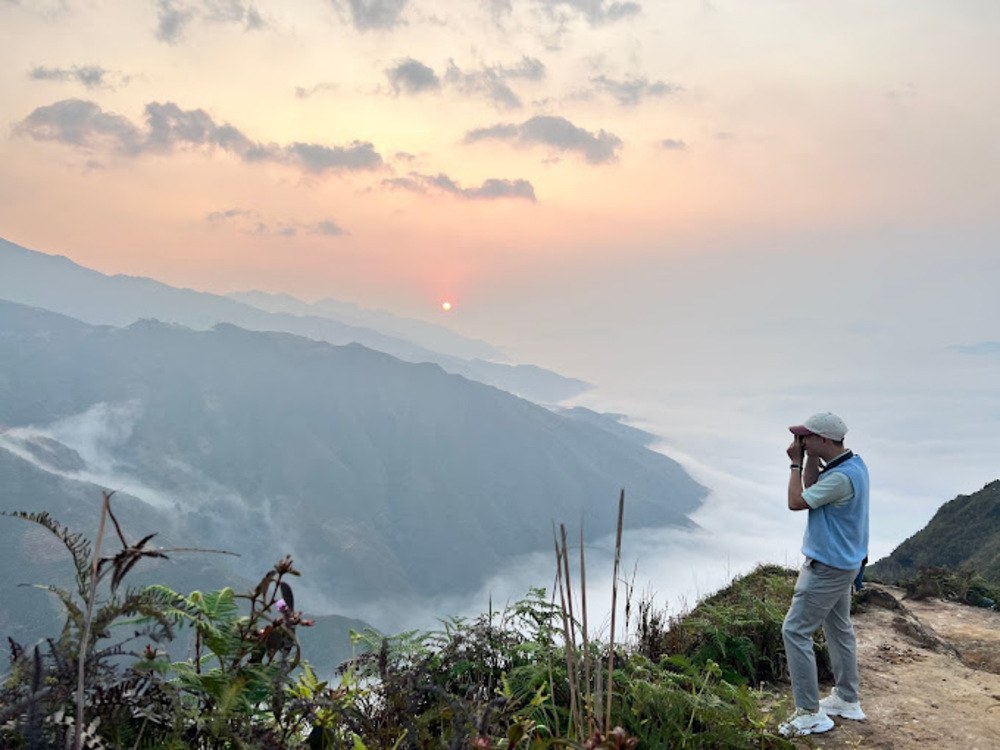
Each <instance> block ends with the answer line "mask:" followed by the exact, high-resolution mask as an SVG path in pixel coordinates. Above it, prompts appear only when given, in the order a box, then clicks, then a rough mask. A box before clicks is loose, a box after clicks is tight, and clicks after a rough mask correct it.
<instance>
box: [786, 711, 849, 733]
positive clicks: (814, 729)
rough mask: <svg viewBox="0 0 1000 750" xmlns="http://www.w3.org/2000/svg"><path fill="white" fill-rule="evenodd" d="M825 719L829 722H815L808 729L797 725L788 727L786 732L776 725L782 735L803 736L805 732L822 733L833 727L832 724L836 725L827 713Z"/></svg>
mask: <svg viewBox="0 0 1000 750" xmlns="http://www.w3.org/2000/svg"><path fill="white" fill-rule="evenodd" d="M827 721H828V722H829V724H827V723H822V724H816V725H815V726H811V727H809V728H808V729H798V728H797V727H789V731H788V732H787V733H786V732H785V731H784V730H783V728H782V727H778V732H779V733H780V734H781V736H782V737H805V736H806V735H807V734H823V732H829V731H830V730H831V729H833V728H834V726H836V725H835V724H834V723H833V720H832V719H830V718H829V714H828V715H827Z"/></svg>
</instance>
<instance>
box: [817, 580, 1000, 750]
mask: <svg viewBox="0 0 1000 750" xmlns="http://www.w3.org/2000/svg"><path fill="white" fill-rule="evenodd" d="M866 588H867V590H868V591H869V593H868V595H867V597H868V601H867V602H866V603H864V604H863V605H862V609H861V611H859V612H858V613H857V614H856V615H855V618H854V626H855V630H856V632H857V635H858V659H859V664H860V668H861V689H862V698H861V701H862V707H863V708H864V711H865V713H866V714H867V715H868V718H867V719H866V720H865V721H850V720H848V719H842V718H839V717H838V718H835V719H834V721H835V722H836V723H837V726H836V727H835V728H834V729H833V730H831V731H829V732H827V733H825V734H821V735H813V736H809V737H804V738H802V739H801V740H798V741H797V745H798V746H799V747H800V748H823V749H824V750H842V749H843V748H878V750H916V748H920V750H928V749H932V750H937V749H938V748H943V749H947V750H997V749H998V748H1000V612H995V611H991V610H985V609H978V608H975V607H967V606H964V605H961V604H956V603H954V602H947V601H941V600H939V599H924V600H920V601H915V600H910V599H904V598H903V591H902V590H901V589H895V588H892V587H888V586H877V585H874V584H869V585H868V586H867V587H866ZM826 692H827V690H826V688H824V689H823V691H822V693H823V694H824V695H825V694H826Z"/></svg>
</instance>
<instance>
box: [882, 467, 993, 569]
mask: <svg viewBox="0 0 1000 750" xmlns="http://www.w3.org/2000/svg"><path fill="white" fill-rule="evenodd" d="M963 567H966V568H971V569H972V570H974V571H976V572H977V573H979V574H980V575H981V576H983V577H984V578H985V579H986V580H988V581H990V582H992V583H994V584H997V585H1000V480H995V481H993V482H990V483H989V484H987V485H986V486H984V487H983V488H982V489H981V490H979V491H978V492H974V493H972V494H971V495H959V496H958V497H956V498H955V499H954V500H949V501H948V502H947V503H945V504H944V505H942V506H941V507H940V508H939V509H938V512H937V513H935V514H934V517H933V518H932V519H931V520H930V522H929V523H928V524H927V525H926V526H925V527H924V528H923V529H921V530H920V531H918V532H917V533H916V534H914V535H913V536H911V537H910V538H909V539H907V540H906V541H904V542H903V543H902V544H900V545H899V546H898V547H896V549H894V550H893V551H892V553H891V554H890V555H889V556H888V557H884V558H882V559H881V560H879V561H878V562H876V563H874V564H873V565H872V566H871V567H870V569H869V572H870V573H871V575H872V576H874V577H877V578H878V579H880V580H884V581H887V582H890V583H895V582H898V581H900V580H903V579H906V578H909V577H912V576H913V575H914V574H916V573H917V572H918V571H920V570H921V569H923V568H963Z"/></svg>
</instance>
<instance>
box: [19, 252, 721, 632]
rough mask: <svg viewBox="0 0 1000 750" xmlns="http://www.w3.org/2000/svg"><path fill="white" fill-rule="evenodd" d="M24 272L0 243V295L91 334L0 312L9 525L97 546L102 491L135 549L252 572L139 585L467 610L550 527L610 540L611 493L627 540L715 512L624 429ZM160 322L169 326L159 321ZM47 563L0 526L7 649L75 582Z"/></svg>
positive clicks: (152, 574) (190, 569) (202, 313)
mask: <svg viewBox="0 0 1000 750" xmlns="http://www.w3.org/2000/svg"><path fill="white" fill-rule="evenodd" d="M11 254H13V256H14V257H15V261H14V262H13V263H12V262H10V257H11ZM36 255H40V254H37V253H33V251H29V250H24V249H23V248H19V247H17V246H11V245H10V243H6V244H0V289H3V290H4V293H15V292H16V294H13V296H19V297H20V298H21V299H23V298H25V297H30V298H32V299H35V301H36V302H40V301H44V302H46V303H47V304H51V305H53V306H56V307H61V308H62V309H63V310H65V309H75V310H77V311H78V312H81V314H83V313H86V314H87V315H88V316H89V317H94V318H99V319H101V320H102V321H104V322H101V323H99V324H95V323H94V322H92V321H85V320H82V319H78V318H76V317H72V316H69V315H65V314H62V313H61V312H53V311H52V310H48V309H43V308H42V307H40V306H38V305H35V306H29V305H26V304H21V303H19V302H11V301H3V300H0V510H2V511H7V512H10V511H15V510H25V511H48V512H50V513H51V514H52V515H53V516H54V517H56V518H57V519H58V520H60V521H61V522H63V523H65V524H66V525H67V526H68V527H70V528H71V529H73V530H74V531H82V532H83V533H85V534H87V535H89V536H91V537H92V536H93V534H94V532H95V531H96V523H97V518H98V510H99V508H100V502H101V493H102V492H103V491H105V490H113V491H114V492H115V495H114V497H113V504H114V507H115V509H116V514H117V516H118V518H119V520H120V521H121V524H122V528H123V532H124V533H125V535H126V536H127V537H128V538H130V539H133V540H134V539H137V538H139V537H141V536H144V535H145V534H147V533H152V532H157V534H158V535H157V537H156V543H157V544H160V545H162V546H164V547H198V548H213V549H219V548H221V549H225V550H230V551H233V552H237V553H239V554H240V555H241V557H239V558H233V557H231V556H223V555H215V554H202V553H179V554H172V555H171V557H170V560H169V561H166V562H161V563H157V564H155V565H153V566H150V567H149V568H148V570H144V571H140V572H139V573H138V577H137V578H136V581H138V582H143V581H148V582H152V581H158V582H161V583H165V584H166V585H170V586H173V587H174V588H176V589H177V590H180V591H189V590H194V589H202V590H205V589H214V588H219V587H221V586H224V585H231V586H233V587H234V588H236V589H237V590H245V589H246V587H247V586H248V585H250V584H251V583H252V582H255V581H256V580H257V578H259V576H260V575H262V574H263V573H264V572H265V571H266V570H267V569H268V568H269V567H270V566H271V565H272V564H273V563H274V562H275V561H276V560H277V559H279V558H280V557H281V556H283V555H285V554H291V555H292V557H293V558H294V559H295V561H296V565H297V566H298V567H299V568H300V569H301V570H302V571H303V579H302V581H301V583H300V584H298V587H299V588H301V591H300V592H299V595H298V597H297V601H298V602H299V603H300V606H303V607H304V608H305V609H306V610H307V611H308V613H309V614H310V615H329V616H330V617H332V618H336V617H338V616H341V615H343V616H351V615H352V614H353V613H355V610H356V609H357V608H358V606H359V605H360V604H364V603H365V602H369V603H370V602H376V601H377V602H385V601H393V600H394V598H395V597H398V598H399V600H400V601H403V600H408V601H413V600H419V599H421V598H427V597H436V596H440V595H444V596H450V595H461V594H467V593H471V592H473V591H475V590H477V589H478V588H479V587H480V586H482V585H483V584H484V583H485V581H487V580H488V579H489V578H490V577H491V576H494V575H497V574H498V573H501V572H502V571H503V570H504V566H505V565H507V564H508V563H510V562H511V561H513V560H515V559H516V558H518V556H520V555H524V554H530V553H534V552H538V551H542V552H545V553H546V554H547V553H548V551H550V550H551V548H552V534H553V526H554V524H557V523H559V522H564V521H565V522H566V523H567V524H568V525H570V526H572V527H574V528H578V527H579V526H580V524H582V528H583V530H584V533H585V535H586V538H587V540H594V539H596V538H598V537H601V536H604V535H606V534H608V533H609V532H610V531H612V530H613V528H614V518H615V513H616V507H617V498H618V494H619V492H620V490H621V489H622V488H624V489H625V492H626V512H625V524H626V527H627V528H639V527H664V526H691V525H692V524H691V522H690V520H689V518H688V516H689V514H690V513H691V512H692V511H693V510H694V509H695V508H696V507H698V505H699V504H700V503H701V502H702V500H703V498H704V497H705V495H706V490H705V488H704V487H702V486H700V485H699V484H698V483H697V482H695V481H694V480H692V479H691V478H690V477H689V476H688V475H687V474H686V473H685V472H684V470H683V469H682V468H681V467H680V466H679V465H678V464H677V463H676V462H674V461H673V460H671V459H669V458H668V457H666V456H664V455H663V454H661V453H658V452H655V451H652V450H650V449H649V448H648V447H647V446H648V445H649V444H650V443H651V442H652V440H653V436H652V435H649V434H647V433H644V432H642V431H641V430H637V429H635V428H632V427H629V426H627V425H625V424H622V422H621V420H620V418H619V417H617V416H613V415H603V414H599V413H596V412H593V411H590V410H587V409H582V408H573V409H564V408H559V407H556V406H551V405H549V406H542V405H539V404H538V403H535V402H533V401H530V400H527V399H526V398H523V397H522V396H520V395H516V394H515V393H513V392H510V391H508V390H504V389H501V388H499V387H496V386H493V385H488V384H485V383H483V382H480V381H477V380H476V379H473V378H471V377H467V376H464V375H460V374H456V373H453V372H449V371H447V370H446V368H445V367H444V366H443V365H441V364H440V363H436V362H433V361H426V362H411V361H405V360H404V359H401V358H399V357H396V356H394V355H391V354H389V353H386V352H383V351H377V350H375V349H373V348H370V347H368V346H366V345H362V344H361V343H358V342H352V343H348V344H344V345H339V344H334V343H331V342H330V341H328V340H326V339H324V338H322V337H307V336H303V335H296V334H292V333H287V332H281V331H278V330H275V326H272V325H269V324H270V323H273V322H274V320H275V318H273V317H269V316H272V315H275V314H276V313H269V312H266V311H257V312H259V314H260V316H263V317H261V318H259V319H258V321H259V322H260V323H261V327H262V330H251V329H250V328H248V327H245V326H237V325H235V324H232V323H230V322H224V321H220V320H215V319H213V312H212V311H213V310H217V309H218V310H223V309H242V308H246V309H248V310H254V309H255V308H251V307H249V306H248V305H246V304H245V303H240V302H237V301H235V300H228V299H226V298H218V297H213V296H212V295H202V294H201V293H196V292H190V291H185V290H176V289H173V288H171V287H167V286H166V285H162V284H159V283H158V282H152V281H150V280H144V279H133V278H128V277H111V276H104V275H102V274H96V273H95V272H92V271H88V270H87V269H82V268H81V267H79V266H76V265H75V264H73V263H71V262H70V261H68V260H65V259H58V258H55V259H53V258H52V257H51V256H42V257H41V259H39V258H37V257H35V256H36ZM11 268H15V269H16V271H17V279H16V280H13V281H12V277H11V276H10V275H7V274H6V273H5V272H6V271H7V270H10V269H11ZM53 268H55V269H62V270H61V271H60V272H58V273H55V274H54V276H51V275H50V272H51V271H52V269H53ZM80 274H82V275H80ZM50 278H51V279H52V282H51V284H49V283H48V280H49V279H50ZM77 279H83V281H82V282H81V283H82V284H83V286H82V287H80V288H74V290H73V291H72V293H71V292H69V291H66V284H70V283H71V282H72V283H75V281H74V280H77ZM81 289H84V290H85V291H81ZM142 290H146V291H148V292H149V294H148V295H143V294H142V293H141V291H142ZM147 296H148V301H149V302H150V304H149V305H148V310H147V307H146V305H145V301H146V300H147ZM164 300H166V302H164ZM188 302H190V305H191V310H187V311H186V307H185V306H186V304H187V303H188ZM303 304H304V303H303ZM216 305H219V307H218V308H216V307H215V306H216ZM228 305H232V306H235V307H233V308H227V307H226V306H228ZM164 310H167V311H168V312H169V311H173V312H172V313H171V315H170V317H171V318H172V320H170V321H160V320H156V319H153V317H152V314H153V313H162V312H163V311H164ZM253 314H255V315H256V314H257V313H253ZM281 315H286V316H288V318H289V320H291V319H296V320H299V319H301V320H312V319H309V318H304V317H303V318H296V316H294V315H293V314H292V313H281ZM130 316H135V318H134V319H130ZM176 318H184V319H185V320H187V321H188V322H189V323H191V322H192V321H194V320H197V321H198V325H193V324H192V325H188V324H181V323H178V322H177V321H176ZM374 319H376V320H377V319H380V317H379V316H374ZM315 320H316V321H322V320H324V319H322V318H318V317H317V318H316V319H315ZM327 322H329V321H327ZM390 322H391V321H390ZM316 325H319V323H316ZM323 325H326V323H323ZM395 325H396V328H397V329H402V330H404V331H405V329H406V325H407V324H406V323H405V321H396V323H395ZM417 328H418V329H419V328H420V327H419V326H417ZM324 330H326V329H324ZM351 330H352V331H354V330H361V329H360V328H358V329H351ZM365 330H366V331H369V330H370V331H371V333H368V332H365V336H369V337H370V336H377V335H382V334H381V333H380V332H379V331H375V330H374V329H365ZM424 334H425V339H424V340H425V341H426V340H427V339H428V338H434V337H436V336H437V334H436V333H435V332H434V331H430V332H428V331H426V330H424ZM440 338H441V340H446V339H448V336H441V337H440ZM452 345H453V346H455V347H462V346H465V344H463V342H462V341H460V340H453V341H452ZM469 346H470V347H472V348H474V347H475V346H478V345H477V344H475V343H474V342H473V343H472V344H469ZM483 346H488V345H485V344H484V345H483ZM448 356H450V355H448ZM503 366H504V367H508V368H509V369H508V372H518V371H519V368H516V367H511V366H510V365H503ZM551 376H552V377H553V378H555V379H556V380H555V381H553V382H555V383H557V384H561V385H559V388H565V383H566V382H571V381H568V380H566V379H562V378H561V376H558V375H555V374H554V373H553V374H551ZM512 390H513V389H512ZM52 542H53V540H51V539H47V538H46V536H45V532H44V530H42V529H39V528H37V527H35V526H33V525H31V524H26V523H25V522H23V521H19V520H16V519H9V518H8V519H0V564H2V565H3V566H4V570H8V571H12V572H15V573H16V575H12V576H9V577H8V579H7V580H6V581H5V582H4V584H3V588H4V589H5V591H4V593H3V596H0V632H2V633H6V634H15V635H18V636H19V638H21V639H23V638H25V637H28V636H29V635H31V636H37V635H38V634H39V633H40V632H42V631H41V628H43V626H44V625H45V624H46V623H48V622H49V621H50V619H51V617H52V616H53V615H54V613H55V610H54V609H50V608H48V606H54V604H55V602H50V603H49V605H48V606H47V607H42V608H39V607H38V606H37V605H38V601H40V600H42V599H45V596H44V595H43V594H41V593H39V592H36V591H32V590H29V589H19V588H17V585H18V584H20V583H37V582H43V583H51V582H58V581H63V582H64V583H65V582H68V581H71V580H72V570H71V567H72V566H71V565H69V561H68V557H67V556H66V555H65V554H64V553H60V552H59V550H58V544H56V545H55V546H53V543H52ZM67 575H68V576H69V577H68V578H67V577H66V576H67ZM550 577H551V571H550V570H549V569H547V568H546V569H545V570H544V571H540V572H539V579H540V581H542V582H543V583H544V582H545V581H547V580H549V578H550ZM442 614H448V613H442ZM323 622H333V621H332V620H331V621H326V620H324V621H323ZM347 622H348V620H343V619H342V620H336V623H335V624H334V625H327V626H326V627H327V630H328V631H331V632H332V631H336V630H337V628H338V627H341V626H343V627H347V626H346V624H345V623H347ZM50 634H51V632H50ZM341 640H343V638H341ZM348 645H349V644H347V643H346V641H345V642H344V647H347V646H348Z"/></svg>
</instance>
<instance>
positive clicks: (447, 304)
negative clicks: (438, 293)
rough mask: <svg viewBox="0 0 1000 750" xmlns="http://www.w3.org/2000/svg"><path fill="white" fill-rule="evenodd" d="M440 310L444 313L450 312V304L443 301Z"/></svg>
mask: <svg viewBox="0 0 1000 750" xmlns="http://www.w3.org/2000/svg"><path fill="white" fill-rule="evenodd" d="M441 309H442V310H444V311H445V312H450V311H451V303H450V302H448V301H447V300H445V301H444V302H442V303H441Z"/></svg>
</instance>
